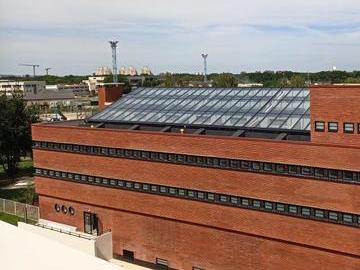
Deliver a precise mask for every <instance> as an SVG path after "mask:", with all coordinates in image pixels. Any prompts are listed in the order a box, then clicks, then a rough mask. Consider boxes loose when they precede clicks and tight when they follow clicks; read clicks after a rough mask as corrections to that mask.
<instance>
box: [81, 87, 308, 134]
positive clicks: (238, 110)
mask: <svg viewBox="0 0 360 270" xmlns="http://www.w3.org/2000/svg"><path fill="white" fill-rule="evenodd" d="M88 122H89V123H105V124H140V125H159V126H177V127H179V126H184V127H186V128H187V127H204V128H215V129H231V130H236V129H246V130H251V129H254V130H269V131H271V130H276V131H278V130H284V131H289V132H292V131H294V132H309V130H310V90H309V89H308V88H263V87H260V88H138V89H135V90H134V91H132V92H131V93H129V94H127V95H125V96H124V97H122V98H121V99H119V100H118V101H116V102H115V103H113V104H112V105H111V106H109V107H107V108H105V109H104V110H103V111H102V112H100V113H98V114H96V115H94V116H92V117H90V118H89V119H88Z"/></svg>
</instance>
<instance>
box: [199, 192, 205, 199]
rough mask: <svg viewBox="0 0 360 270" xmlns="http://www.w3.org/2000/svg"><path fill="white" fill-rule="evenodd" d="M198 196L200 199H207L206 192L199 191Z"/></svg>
mask: <svg viewBox="0 0 360 270" xmlns="http://www.w3.org/2000/svg"><path fill="white" fill-rule="evenodd" d="M197 197H198V198H199V199H205V194H204V192H198V193H197Z"/></svg>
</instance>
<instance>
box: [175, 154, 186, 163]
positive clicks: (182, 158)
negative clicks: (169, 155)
mask: <svg viewBox="0 0 360 270" xmlns="http://www.w3.org/2000/svg"><path fill="white" fill-rule="evenodd" d="M176 158H177V161H178V162H185V160H186V159H185V156H184V155H177V157H176Z"/></svg>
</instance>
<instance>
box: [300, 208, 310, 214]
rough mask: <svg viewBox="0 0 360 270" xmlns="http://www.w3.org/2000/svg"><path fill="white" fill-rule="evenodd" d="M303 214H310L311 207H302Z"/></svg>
mask: <svg viewBox="0 0 360 270" xmlns="http://www.w3.org/2000/svg"><path fill="white" fill-rule="evenodd" d="M301 214H302V215H304V216H310V214H311V211H310V208H306V207H303V208H301Z"/></svg>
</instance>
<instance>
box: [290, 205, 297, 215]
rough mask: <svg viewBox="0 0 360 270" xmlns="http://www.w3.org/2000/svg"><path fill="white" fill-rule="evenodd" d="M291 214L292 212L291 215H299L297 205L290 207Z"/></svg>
mask: <svg viewBox="0 0 360 270" xmlns="http://www.w3.org/2000/svg"><path fill="white" fill-rule="evenodd" d="M289 212H290V213H293V214H297V212H298V208H297V206H295V205H290V206H289Z"/></svg>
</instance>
